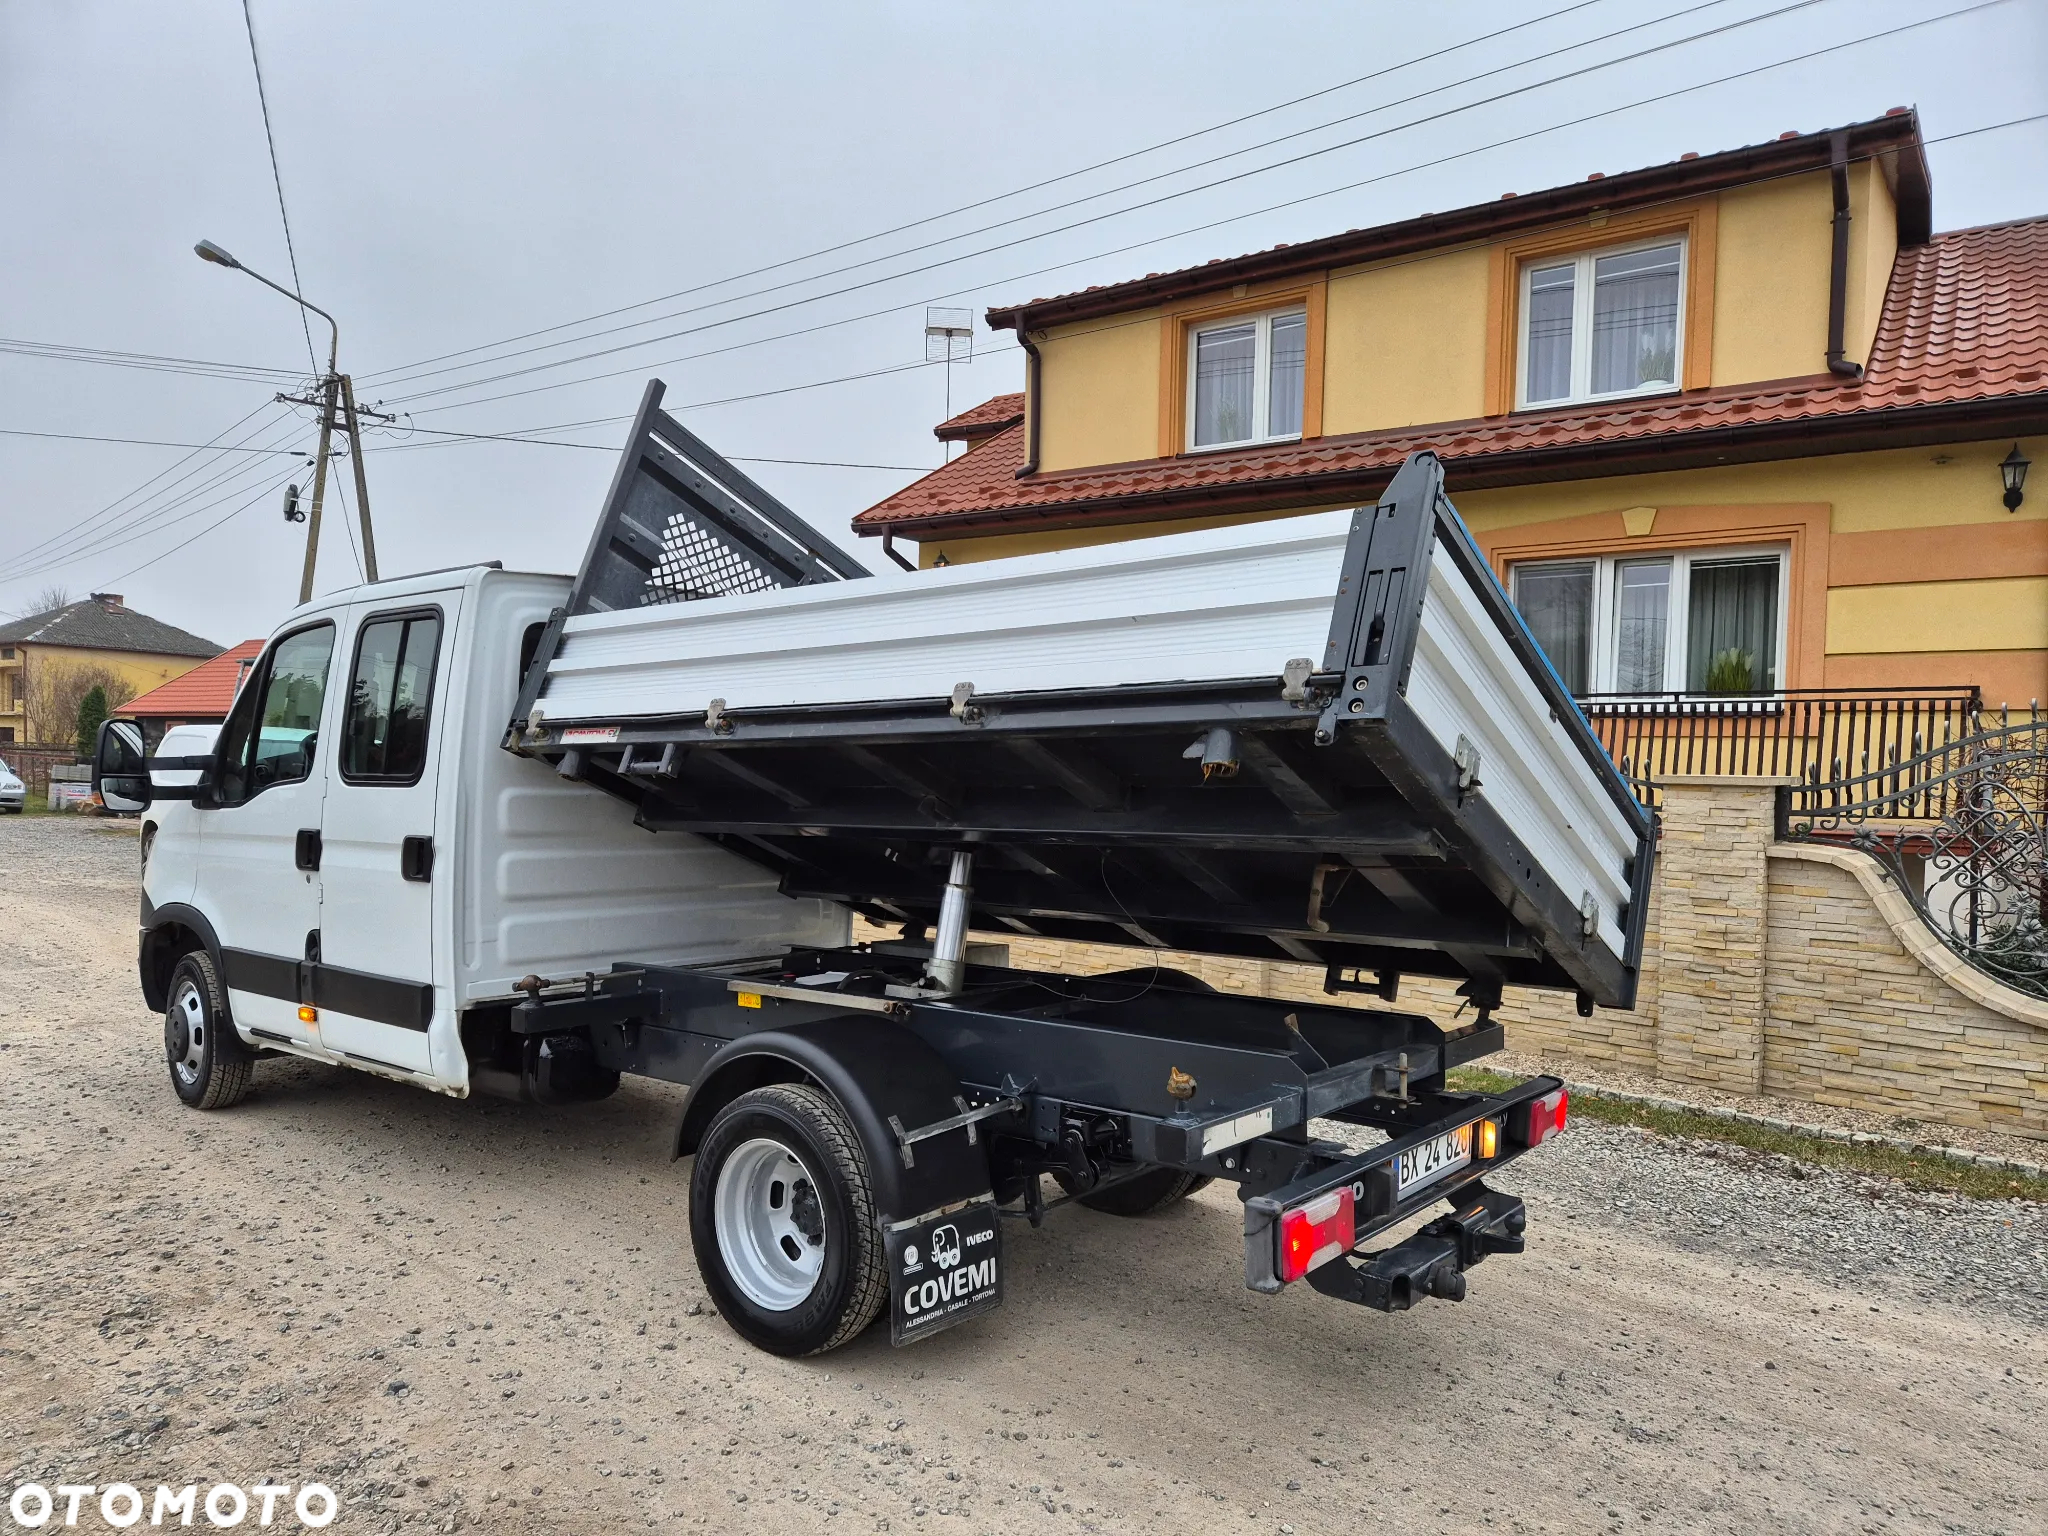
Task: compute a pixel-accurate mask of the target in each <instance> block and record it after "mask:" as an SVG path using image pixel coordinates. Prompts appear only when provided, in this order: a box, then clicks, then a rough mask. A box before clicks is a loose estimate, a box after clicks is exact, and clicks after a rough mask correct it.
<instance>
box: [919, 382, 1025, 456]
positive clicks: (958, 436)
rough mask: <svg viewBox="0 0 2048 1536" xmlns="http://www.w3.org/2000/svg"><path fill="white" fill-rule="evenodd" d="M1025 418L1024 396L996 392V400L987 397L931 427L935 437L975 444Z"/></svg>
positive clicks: (944, 440) (943, 440) (949, 441)
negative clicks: (968, 408)
mask: <svg viewBox="0 0 2048 1536" xmlns="http://www.w3.org/2000/svg"><path fill="white" fill-rule="evenodd" d="M1023 419H1024V396H1023V394H1022V393H1021V392H1020V393H1018V394H1014V395H997V396H996V397H995V398H994V399H993V400H984V401H982V402H981V404H979V405H977V406H975V407H974V408H973V409H972V410H967V411H962V412H961V413H960V414H959V415H958V416H951V417H948V418H947V419H946V420H944V421H942V422H940V423H939V424H938V425H937V426H936V427H933V428H932V436H933V437H936V438H938V439H939V440H940V441H941V442H946V443H972V442H978V441H979V440H980V439H982V438H984V437H993V436H994V435H995V434H996V433H998V432H1000V431H1002V430H1003V428H1005V427H1013V426H1015V425H1016V424H1017V423H1018V422H1020V421H1022V420H1023Z"/></svg>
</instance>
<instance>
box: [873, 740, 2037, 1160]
mask: <svg viewBox="0 0 2048 1536" xmlns="http://www.w3.org/2000/svg"><path fill="white" fill-rule="evenodd" d="M1774 794H1775V786H1774V785H1773V784H1771V783H1769V782H1766V781H1760V780H1757V779H1740V780H1731V779H1681V780H1674V781H1671V782H1669V783H1667V784H1666V785H1665V786H1664V788H1663V809H1662V813H1661V814H1662V822H1663V836H1662V840H1661V843H1660V845H1659V851H1658V859H1657V866H1656V875H1655V880H1654V882H1653V889H1652V892H1651V900H1650V915H1649V927H1648V930H1647V933H1646V937H1645V943H1644V956H1643V959H1644V964H1643V976H1642V980H1641V983H1640V985H1639V987H1638V991H1637V999H1636V1006H1635V1008H1634V1009H1632V1010H1620V1009H1605V1008H1602V1009H1596V1010H1595V1011H1594V1015H1593V1017H1592V1018H1590V1019H1581V1018H1579V1017H1578V1015H1577V1012H1576V1010H1575V1008H1574V1004H1573V998H1572V997H1571V995H1570V994H1569V993H1557V992H1534V991H1528V990H1511V991H1510V992H1509V994H1508V997H1507V1000H1506V1002H1505V1003H1504V1004H1503V1006H1502V1008H1501V1010H1500V1015H1499V1017H1500V1019H1501V1022H1502V1023H1503V1024H1505V1025H1506V1026H1507V1033H1508V1044H1509V1045H1510V1046H1511V1047H1512V1048H1514V1049H1516V1050H1519V1051H1525V1052H1532V1053H1540V1054H1542V1055H1546V1056H1565V1057H1578V1058H1581V1059H1583V1060H1586V1061H1589V1062H1596V1061H1604V1062H1612V1063H1615V1064H1616V1065H1620V1066H1624V1067H1628V1068H1630V1069H1632V1070H1635V1071H1639V1072H1644V1073H1648V1074H1651V1075H1653V1076H1657V1077H1661V1078H1664V1079H1666V1080H1668V1081H1670V1082H1673V1083H1676V1084H1693V1085H1697V1086H1702V1087H1710V1088H1717V1089H1721V1090H1724V1091H1726V1092H1731V1093H1742V1094H1752V1095H1756V1094H1763V1095H1769V1096H1772V1097H1777V1098H1784V1099H1800V1100H1807V1101H1809V1102H1812V1103H1819V1104H1834V1105H1841V1106H1844V1107H1849V1108H1861V1109H1872V1110H1879V1111H1885V1112H1891V1113H1899V1114H1910V1115H1912V1116H1913V1117H1914V1118H1915V1119H1920V1120H1931V1121H1939V1122H1945V1123H1948V1124H1953V1125H1971V1126H1980V1127H1983V1128H1985V1129H1989V1130H1997V1131H2004V1132H2007V1133H2009V1134H2014V1135H2022V1136H2035V1137H2041V1138H2043V1139H2048V1002H2043V1001H2042V1000H2040V999H2035V998H2029V997H2025V996H2023V995H2021V994H2019V993H2017V992H2014V991H2012V990H2010V989H2009V988H2005V987H2001V986H1999V985H1998V984H1996V983H1994V982H1992V981H1991V980H1990V979H1989V978H1987V977H1985V976H1983V975H1982V974H1981V973H1979V972H1977V971H1974V970H1972V969H1970V967H1968V966H1967V965H1965V964H1964V963H1963V962H1961V961H1960V960H1958V959H1956V958H1955V957H1954V956H1953V955H1952V954H1950V953H1949V951H1948V950H1946V949H1945V948H1943V947H1942V945H1941V943H1940V942H1939V941H1938V940H1937V939H1936V938H1935V937H1934V935H1933V934H1932V933H1930V932H1929V931H1928V930H1927V928H1926V927H1925V925H1924V924H1922V923H1921V922H1920V920H1919V917H1918V916H1917V914H1915V913H1914V911H1913V909H1912V907H1911V905H1910V904H1909V903H1908V902H1907V901H1906V899H1905V898H1904V897H1903V896H1902V895H1901V894H1900V893H1899V892H1898V891H1897V890H1895V889H1893V888H1892V887H1891V886H1890V885H1888V884H1887V883H1886V881H1885V879H1884V877H1883V875H1882V873H1881V872H1880V871H1879V869H1878V866H1877V864H1876V863H1875V861H1873V860H1872V859H1870V858H1868V857H1867V856H1865V855H1863V854H1859V853H1854V852H1851V851H1848V850H1840V849H1831V848H1821V847H1811V846H1801V845H1789V844H1773V842H1772V841H1771V833H1772V819H1773V815H1772V806H1773V796H1774ZM884 936H886V935H885V931H884V930H881V929H865V928H859V927H857V931H856V937H859V938H879V937H884ZM979 937H981V938H985V939H988V940H990V941H992V942H996V943H1007V944H1008V945H1009V946H1010V953H1011V958H1012V960H1013V962H1014V963H1016V964H1018V965H1021V966H1026V967H1029V968H1031V969H1035V970H1048V971H1069V972H1077V973H1098V972H1103V971H1116V970H1126V969H1130V968H1134V967H1148V966H1150V965H1151V964H1152V963H1153V959H1154V957H1153V952H1152V951H1150V950H1147V949H1142V948H1135V947H1111V946H1106V945H1089V944H1068V943H1062V942H1059V941H1055V940H1044V939H1029V938H1024V937H1021V936H1019V935H1016V934H1006V933H986V934H981V935H979ZM1158 960H1159V963H1160V964H1162V965H1167V966H1172V967H1174V968H1176V969H1179V970H1185V971H1189V972H1192V973H1193V974H1195V975H1197V976H1199V977H1201V978H1202V979H1203V980H1204V981H1206V982H1208V983H1209V984H1210V985H1211V986H1213V987H1216V988H1217V989H1218V990H1219V991H1223V992H1237V993H1243V994H1246V995H1251V996H1263V997H1277V998H1281V999H1284V1000H1287V1001H1290V1002H1302V1003H1313V1004H1318V1005H1322V1006H1329V1005H1331V1004H1337V1005H1340V1006H1345V1007H1360V1008H1377V1007H1381V1006H1384V1005H1383V1004H1381V1003H1380V1002H1379V1000H1378V999H1377V998H1371V997H1360V996H1356V995H1350V994H1346V995H1342V996H1338V997H1331V996H1328V995H1327V994H1325V993H1324V991H1323V977H1322V972H1321V971H1320V970H1318V969H1316V968H1314V967H1312V966H1307V965H1299V964H1295V963H1293V962H1290V961H1282V960H1272V961H1263V960H1237V959H1228V958H1224V957H1220V956H1215V955H1192V954H1179V953H1172V952H1166V953H1162V954H1160V955H1159V957H1158ZM1459 1004H1460V999H1459V998H1458V997H1457V996H1456V995H1455V988H1454V987H1453V985H1452V984H1450V983H1448V982H1439V981H1429V980H1423V979H1419V978H1413V977H1409V978H1404V979H1403V981H1402V984H1401V994H1400V999H1399V1001H1398V1002H1397V1003H1396V1004H1395V1006H1396V1007H1398V1008H1401V1009H1404V1010H1408V1011H1412V1012H1416V1013H1423V1014H1427V1015H1429V1016H1430V1017H1432V1018H1434V1019H1436V1020H1437V1021H1438V1022H1440V1023H1449V1022H1450V1021H1451V1020H1452V1019H1453V1018H1454V1017H1455V1016H1456V1015H1457V1014H1458V1011H1459ZM1466 1017H1468V1018H1469V1017H1470V1014H1469V1013H1467V1014H1466Z"/></svg>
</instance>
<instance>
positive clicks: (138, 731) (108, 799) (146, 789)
mask: <svg viewBox="0 0 2048 1536" xmlns="http://www.w3.org/2000/svg"><path fill="white" fill-rule="evenodd" d="M148 758H149V753H148V750H147V749H146V748H145V747H144V746H143V744H142V727H141V726H139V725H137V724H136V723H135V722H134V721H132V720H109V721H107V722H106V723H105V724H103V725H102V726H101V727H100V739H99V743H98V745H97V746H96V747H95V748H94V749H93V755H92V788H93V793H94V794H96V795H98V796H99V797H100V804H102V805H104V806H105V807H106V808H107V809H108V810H110V811H114V812H116V813H118V814H122V815H130V816H132V815H134V814H135V813H136V812H137V811H146V810H148V809H149V803H150V800H151V799H152V798H153V792H152V788H151V785H150V782H149V768H148Z"/></svg>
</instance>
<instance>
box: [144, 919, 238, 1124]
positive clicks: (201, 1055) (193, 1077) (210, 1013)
mask: <svg viewBox="0 0 2048 1536" xmlns="http://www.w3.org/2000/svg"><path fill="white" fill-rule="evenodd" d="M164 1059H165V1060H166V1061H167V1062H168V1063H169V1065H170V1069H171V1087H172V1088H173V1089H174V1090H175V1091H176V1093H177V1095H178V1097H179V1098H180V1099H182V1100H184V1102H185V1103H186V1104H188V1105H190V1106H191V1107H192V1108H193V1109H226V1108H228V1107H229V1106H230V1105H234V1104H239V1103H240V1102H241V1101H242V1099H243V1097H244V1096H246V1095H247V1093H248V1092H249V1078H250V1076H251V1074H252V1073H253V1072H254V1070H255V1057H254V1056H253V1055H252V1054H251V1053H250V1050H249V1048H248V1047H247V1046H246V1045H244V1044H242V1037H241V1036H240V1035H238V1034H236V1033H235V1026H234V1025H232V1024H230V1023H229V1022H228V1006H227V991H226V989H225V988H224V987H222V986H221V984H220V973H219V972H218V971H217V970H215V969H214V964H213V956H211V955H209V954H207V953H206V951H205V950H194V951H193V952H192V953H191V954H189V955H187V956H185V957H184V958H183V959H182V960H180V961H179V962H178V963H177V966H176V967H175V968H174V969H173V970H172V971H171V986H170V1002H169V1003H168V1004H167V1005H166V1006H165V1008H164Z"/></svg>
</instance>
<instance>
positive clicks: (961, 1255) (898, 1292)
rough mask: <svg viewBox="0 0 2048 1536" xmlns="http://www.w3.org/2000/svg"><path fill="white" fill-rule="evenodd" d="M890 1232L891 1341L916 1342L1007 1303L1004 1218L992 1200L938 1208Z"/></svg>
mask: <svg viewBox="0 0 2048 1536" xmlns="http://www.w3.org/2000/svg"><path fill="white" fill-rule="evenodd" d="M885 1237H886V1242H887V1253H888V1262H889V1342H890V1343H892V1344H910V1343H914V1342H916V1341H917V1340H918V1339H922V1338H924V1337H926V1336H927V1335H930V1334H934V1333H937V1332H939V1330H941V1329H942V1328H950V1327H952V1326H953V1325H954V1324H955V1323H958V1322H964V1321H966V1320H967V1319H968V1318H970V1317H974V1316H976V1315H978V1314H979V1313H982V1312H988V1311H992V1310H993V1309H994V1308H996V1307H997V1306H999V1305H1000V1304H1001V1303H1002V1299H1003V1234H1002V1219H1001V1218H1000V1217H999V1216H997V1215H996V1208H995V1203H994V1202H993V1201H991V1200H978V1201H971V1202H969V1203H968V1204H966V1205H964V1206H960V1207H958V1208H957V1209H953V1210H943V1211H935V1212H933V1213H932V1214H931V1215H929V1216H920V1217H918V1218H917V1219H916V1220H914V1221H907V1222H903V1223H901V1224H899V1225H896V1226H893V1227H890V1228H889V1229H888V1230H887V1232H886V1233H885Z"/></svg>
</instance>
